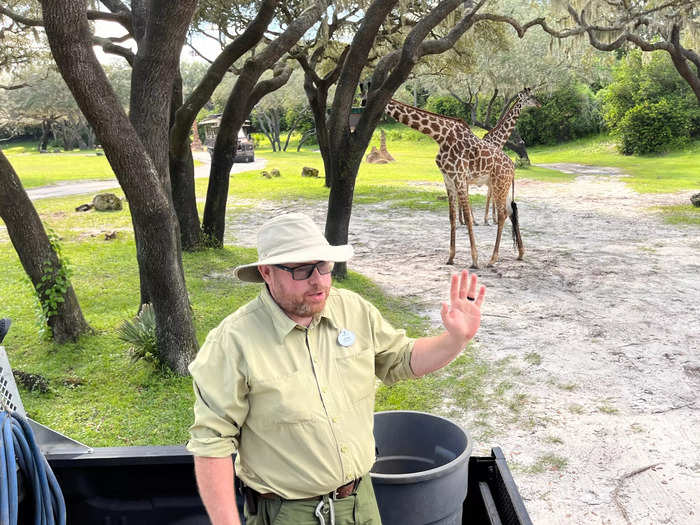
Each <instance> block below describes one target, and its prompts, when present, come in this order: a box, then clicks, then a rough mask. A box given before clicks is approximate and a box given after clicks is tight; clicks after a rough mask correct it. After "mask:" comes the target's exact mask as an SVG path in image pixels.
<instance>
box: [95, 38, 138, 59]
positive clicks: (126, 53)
mask: <svg viewBox="0 0 700 525" xmlns="http://www.w3.org/2000/svg"><path fill="white" fill-rule="evenodd" d="M92 41H93V43H94V44H96V45H98V46H100V47H101V48H102V50H103V51H104V52H105V53H109V54H111V55H117V56H120V57H123V58H124V59H125V60H126V61H127V62H128V63H129V65H130V66H133V65H134V59H135V58H136V55H134V53H132V52H131V49H129V48H126V47H122V46H118V45H117V44H115V43H114V42H113V41H112V39H110V38H103V37H99V36H95V35H93V36H92Z"/></svg>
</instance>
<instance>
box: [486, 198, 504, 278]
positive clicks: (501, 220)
mask: <svg viewBox="0 0 700 525" xmlns="http://www.w3.org/2000/svg"><path fill="white" fill-rule="evenodd" d="M494 200H496V199H494ZM496 210H497V211H498V231H497V232H496V244H495V245H494V247H493V254H491V260H490V261H489V264H488V265H489V266H491V265H492V264H495V263H496V261H497V260H498V248H499V246H500V244H501V234H502V233H503V225H504V224H505V223H506V216H507V215H508V212H507V211H506V201H505V199H503V200H501V199H499V200H498V202H497V203H496Z"/></svg>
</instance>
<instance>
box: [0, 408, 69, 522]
mask: <svg viewBox="0 0 700 525" xmlns="http://www.w3.org/2000/svg"><path fill="white" fill-rule="evenodd" d="M15 457H16V458H17V459H16V461H15ZM0 463H1V465H0V475H1V476H2V479H1V480H0V482H1V483H0V485H1V486H0V525H6V524H7V525H16V524H17V519H18V507H19V501H18V492H17V464H19V469H20V471H21V472H22V474H23V475H24V477H25V479H26V480H27V482H28V484H29V485H31V487H32V496H33V500H34V524H35V525H65V523H66V505H65V501H64V499H63V493H62V492H61V488H60V487H59V485H58V481H57V480H56V477H55V476H54V474H53V471H52V470H51V467H49V464H48V463H47V461H46V458H45V457H44V455H43V454H42V453H41V450H40V449H39V446H38V445H37V443H36V440H35V438H34V432H33V431H32V428H31V427H30V426H29V423H28V422H27V420H26V419H25V418H23V417H22V416H20V415H19V414H17V413H16V412H15V413H12V414H9V413H7V412H4V411H3V412H2V413H0ZM25 521H27V520H25Z"/></svg>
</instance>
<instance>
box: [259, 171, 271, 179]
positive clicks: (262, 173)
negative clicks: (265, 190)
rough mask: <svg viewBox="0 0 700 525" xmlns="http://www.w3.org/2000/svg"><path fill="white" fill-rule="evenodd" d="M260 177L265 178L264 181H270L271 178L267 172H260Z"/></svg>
mask: <svg viewBox="0 0 700 525" xmlns="http://www.w3.org/2000/svg"><path fill="white" fill-rule="evenodd" d="M260 175H262V176H263V177H265V178H266V179H271V178H272V175H270V173H269V172H267V171H261V172H260Z"/></svg>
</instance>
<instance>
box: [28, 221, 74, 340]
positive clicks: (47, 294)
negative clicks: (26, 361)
mask: <svg viewBox="0 0 700 525" xmlns="http://www.w3.org/2000/svg"><path fill="white" fill-rule="evenodd" d="M46 231H47V235H48V238H49V243H50V244H51V247H52V248H53V250H54V252H55V253H56V257H57V259H58V264H56V263H54V262H53V261H51V260H48V259H47V260H44V261H43V262H42V263H41V278H40V279H39V283H38V284H37V285H36V286H35V294H36V298H37V300H38V303H39V307H38V308H37V309H36V315H37V322H38V325H39V333H40V334H41V335H42V336H43V337H45V338H47V339H49V338H51V327H50V326H49V324H48V321H49V319H50V318H51V317H52V316H54V315H56V314H58V309H59V307H60V305H61V304H62V303H63V302H65V300H66V292H67V291H68V288H69V287H70V275H71V269H70V266H69V264H70V262H69V261H68V259H67V258H66V257H65V256H63V253H62V249H61V243H60V241H59V236H58V235H57V234H56V232H55V231H53V230H52V229H51V228H49V227H47V228H46Z"/></svg>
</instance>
